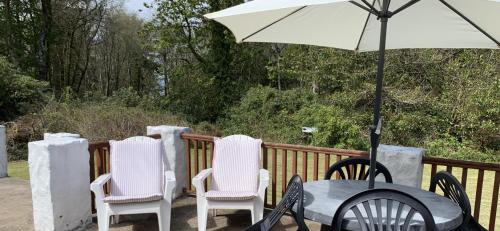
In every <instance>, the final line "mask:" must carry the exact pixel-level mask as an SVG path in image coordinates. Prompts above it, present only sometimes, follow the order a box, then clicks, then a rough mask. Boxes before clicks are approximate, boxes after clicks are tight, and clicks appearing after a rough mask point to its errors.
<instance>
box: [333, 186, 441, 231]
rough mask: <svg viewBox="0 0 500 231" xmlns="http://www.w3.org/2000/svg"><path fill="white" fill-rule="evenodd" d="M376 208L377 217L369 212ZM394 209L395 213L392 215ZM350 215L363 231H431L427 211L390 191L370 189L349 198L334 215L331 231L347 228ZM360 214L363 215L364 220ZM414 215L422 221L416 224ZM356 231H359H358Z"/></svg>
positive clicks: (409, 198)
mask: <svg viewBox="0 0 500 231" xmlns="http://www.w3.org/2000/svg"><path fill="white" fill-rule="evenodd" d="M383 201H385V202H383ZM370 205H375V209H376V213H373V212H372V207H370ZM382 205H386V209H387V211H386V214H382ZM393 209H397V210H396V212H395V213H394V212H393ZM349 211H352V213H353V214H354V216H355V219H356V220H351V222H356V221H357V224H359V226H360V227H359V228H360V230H362V231H383V230H395V231H400V230H402V231H407V230H412V229H411V227H415V226H418V227H422V226H423V225H425V229H422V230H426V231H434V229H435V222H434V218H433V217H432V214H431V212H430V211H429V209H428V208H427V207H426V206H425V205H424V204H422V203H421V202H420V201H419V200H417V199H415V198H414V197H412V196H410V195H408V194H406V193H403V192H400V191H397V190H392V189H371V190H367V191H364V192H361V193H358V194H356V195H355V196H353V197H351V198H349V199H348V200H347V201H345V202H344V203H343V204H342V205H341V206H340V207H339V209H338V210H337V212H336V213H335V215H334V217H333V220H332V226H331V230H333V231H341V230H344V228H345V226H346V225H347V224H346V223H344V218H345V215H346V214H347V213H348V212H349ZM363 214H366V215H365V216H367V217H364V216H363ZM415 214H420V216H421V217H422V218H423V222H422V221H416V220H415V219H414V218H415ZM357 230H358V229H357Z"/></svg>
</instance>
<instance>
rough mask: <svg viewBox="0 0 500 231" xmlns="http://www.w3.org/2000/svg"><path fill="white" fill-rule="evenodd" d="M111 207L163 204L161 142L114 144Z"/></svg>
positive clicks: (132, 140) (135, 140) (133, 140)
mask: <svg viewBox="0 0 500 231" xmlns="http://www.w3.org/2000/svg"><path fill="white" fill-rule="evenodd" d="M110 150H111V195H110V196H109V197H107V198H106V199H105V201H107V202H109V203H127V202H143V201H152V200H159V199H161V197H162V195H163V162H162V150H163V149H162V143H161V140H157V139H151V138H148V137H143V138H142V137H137V138H129V139H127V140H123V141H110Z"/></svg>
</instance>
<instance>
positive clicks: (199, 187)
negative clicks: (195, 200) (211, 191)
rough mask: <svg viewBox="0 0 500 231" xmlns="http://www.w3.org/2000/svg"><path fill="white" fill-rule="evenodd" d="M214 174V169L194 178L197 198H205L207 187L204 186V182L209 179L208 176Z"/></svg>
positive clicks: (202, 172) (209, 169)
mask: <svg viewBox="0 0 500 231" xmlns="http://www.w3.org/2000/svg"><path fill="white" fill-rule="evenodd" d="M211 174H212V169H211V168H208V169H204V170H202V171H201V172H200V173H198V175H196V176H195V177H193V185H194V187H195V188H196V195H197V196H205V186H204V185H203V182H205V179H207V177H208V176H210V175H211Z"/></svg>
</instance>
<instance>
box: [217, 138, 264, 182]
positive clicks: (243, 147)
mask: <svg viewBox="0 0 500 231" xmlns="http://www.w3.org/2000/svg"><path fill="white" fill-rule="evenodd" d="M261 145H262V140H260V139H254V138H252V137H249V136H244V135H232V136H228V137H224V138H216V139H215V140H214V157H213V163H212V169H213V172H212V189H213V190H217V191H227V192H257V189H258V184H259V169H260V150H261Z"/></svg>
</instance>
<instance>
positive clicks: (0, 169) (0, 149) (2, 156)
mask: <svg viewBox="0 0 500 231" xmlns="http://www.w3.org/2000/svg"><path fill="white" fill-rule="evenodd" d="M7 161H8V158H7V133H6V129H5V126H2V125H0V178H2V177H6V176H7Z"/></svg>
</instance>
